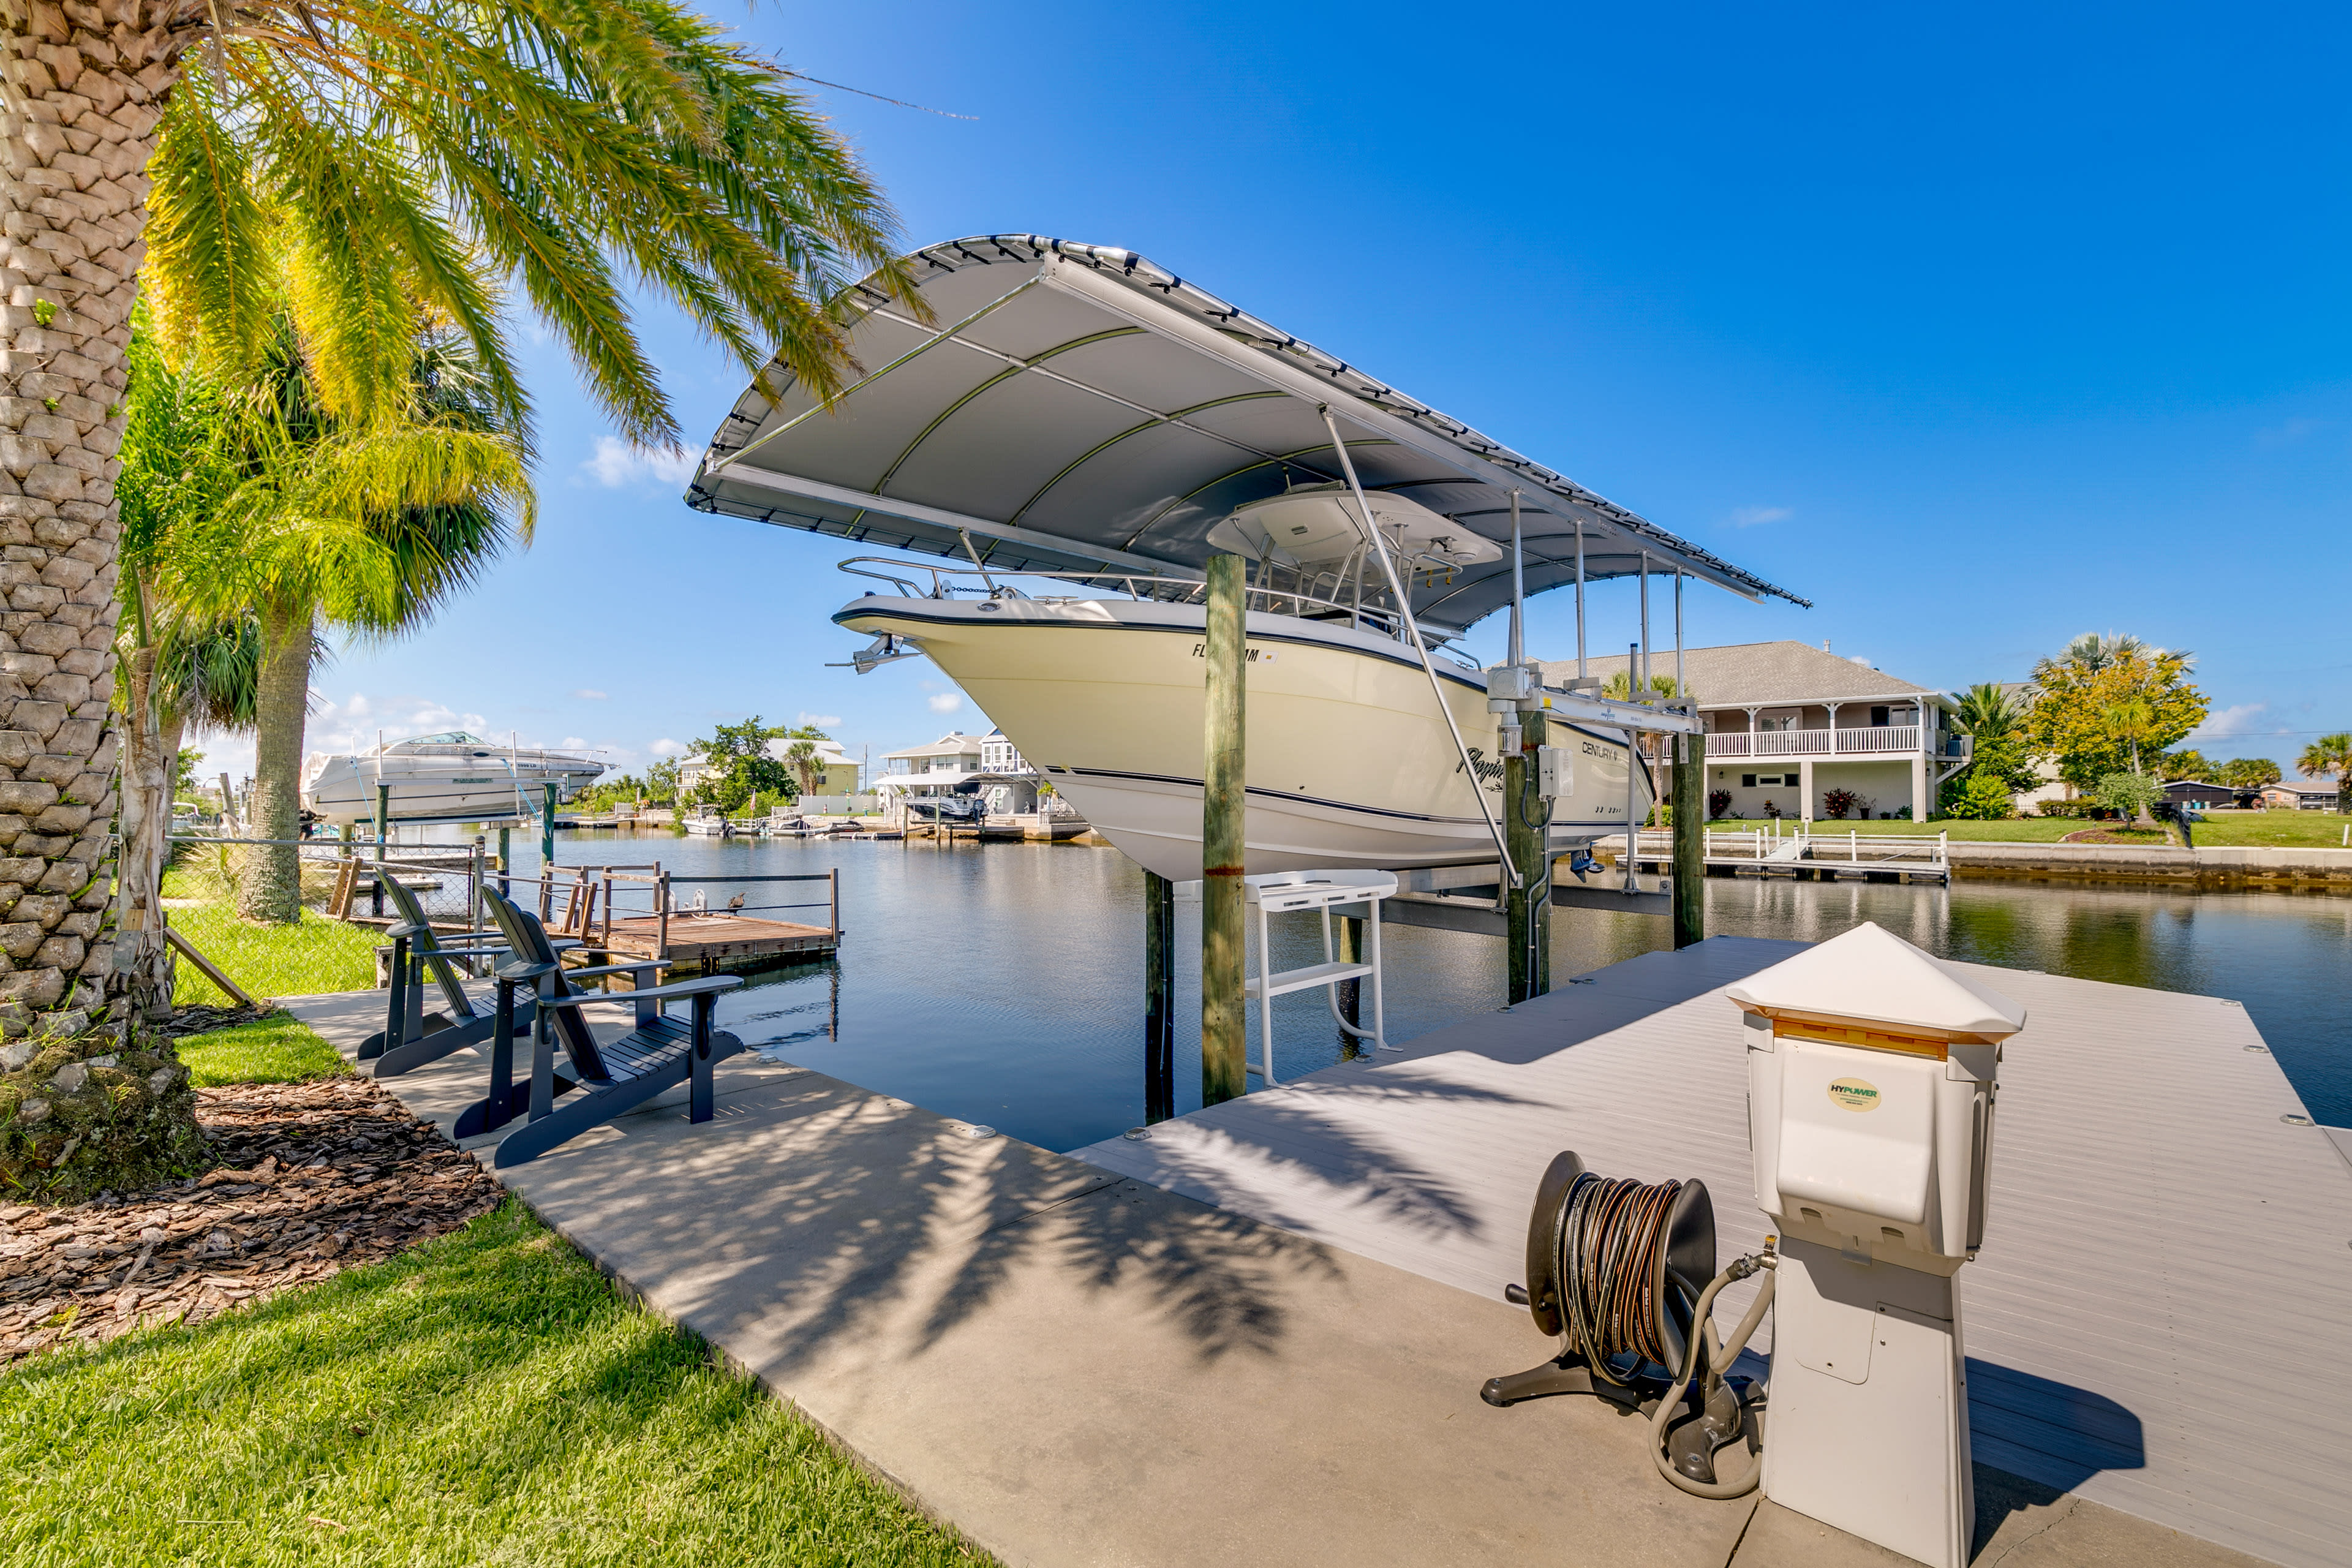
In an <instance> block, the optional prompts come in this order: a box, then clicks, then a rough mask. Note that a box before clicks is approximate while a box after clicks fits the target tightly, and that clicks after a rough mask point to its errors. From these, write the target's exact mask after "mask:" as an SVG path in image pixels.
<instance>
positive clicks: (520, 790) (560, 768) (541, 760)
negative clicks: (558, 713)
mask: <svg viewBox="0 0 2352 1568" xmlns="http://www.w3.org/2000/svg"><path fill="white" fill-rule="evenodd" d="M602 773H604V763H600V762H598V761H597V760H596V759H595V758H593V757H583V756H576V755H573V754H572V753H571V752H551V751H544V750H541V749H540V748H538V747H531V746H523V747H518V746H512V745H506V746H501V745H499V744H497V743H495V742H490V741H486V740H484V739H483V738H482V737H481V736H479V735H475V734H469V733H468V732H467V731H463V730H450V731H446V732H444V733H442V734H438V735H419V736H417V737H415V739H414V740H407V741H394V742H392V743H390V744H389V745H381V746H378V747H376V748H375V749H374V750H373V751H369V752H357V753H352V754H347V755H338V756H330V755H327V754H324V753H320V752H313V753H312V754H311V755H310V757H309V758H307V759H305V761H304V763H303V767H302V808H303V809H304V810H305V811H307V812H309V813H310V815H311V816H314V817H315V818H317V819H318V820H320V821H322V822H331V823H338V824H349V823H352V822H373V820H374V819H375V810H376V786H377V785H379V784H383V785H386V786H389V788H390V789H391V792H392V794H391V814H392V820H393V821H394V822H488V821H497V820H499V819H502V818H506V817H517V816H520V817H530V816H538V815H539V813H540V810H541V805H543V804H544V802H545V800H546V793H545V786H546V785H548V784H554V785H555V797H556V799H557V800H558V801H559V802H561V801H568V800H570V799H571V798H572V796H573V795H576V794H578V793H579V792H580V791H581V790H582V789H583V788H585V787H586V786H587V785H588V784H593V783H594V782H595V780H596V779H597V777H598V776H599V775H601V774H602Z"/></svg>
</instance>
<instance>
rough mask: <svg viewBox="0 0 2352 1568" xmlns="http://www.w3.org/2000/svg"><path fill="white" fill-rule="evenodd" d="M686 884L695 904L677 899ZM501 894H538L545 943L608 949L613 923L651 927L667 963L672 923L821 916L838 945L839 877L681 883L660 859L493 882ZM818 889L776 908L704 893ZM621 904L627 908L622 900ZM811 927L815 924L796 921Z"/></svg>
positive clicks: (556, 869) (789, 875)
mask: <svg viewBox="0 0 2352 1568" xmlns="http://www.w3.org/2000/svg"><path fill="white" fill-rule="evenodd" d="M680 880H681V879H680V878H679V877H678V876H677V873H676V872H674V871H671V870H670V869H668V868H666V867H664V866H663V865H662V863H661V862H660V861H658V860H655V861H649V862H645V863H642V864H637V865H627V866H550V867H547V868H545V874H544V875H542V876H538V877H514V876H507V875H504V874H501V875H499V878H498V881H499V886H500V890H501V891H505V890H506V889H508V888H509V887H523V888H536V889H539V910H540V920H541V923H543V924H544V925H545V926H546V928H547V932H548V934H549V935H550V936H565V937H575V938H577V939H578V940H579V941H580V942H582V943H583V944H587V945H598V944H601V945H604V946H608V947H609V946H610V945H611V943H612V942H613V940H614V935H613V928H614V922H615V921H635V920H649V921H652V922H653V932H654V951H655V955H656V957H657V958H659V959H660V960H661V961H662V962H664V963H667V962H668V960H669V953H670V932H671V929H672V926H673V924H674V922H677V921H691V920H695V919H698V918H703V917H709V916H727V915H751V916H758V915H762V914H771V913H774V912H776V911H779V910H824V911H825V923H824V929H825V930H826V931H829V932H830V933H831V934H832V936H833V938H834V940H835V942H839V941H840V939H841V871H840V868H837V867H834V868H827V869H825V870H823V871H779V872H769V873H765V874H762V875H754V876H709V877H705V876H698V875H693V874H688V876H686V877H685V878H683V879H682V880H683V881H684V882H686V883H687V884H688V886H689V887H690V888H691V889H693V892H694V896H695V901H694V902H693V903H692V904H685V903H682V902H681V901H680V900H679V898H678V894H677V883H678V881H680ZM789 882H823V883H824V885H825V886H824V898H822V899H807V900H789V901H785V902H781V903H764V904H754V903H750V902H748V901H747V902H744V903H741V904H721V905H720V906H719V907H718V908H716V909H713V908H711V907H710V905H709V897H708V895H707V894H706V893H705V892H704V891H703V889H704V888H705V887H706V886H718V885H739V884H761V883H789ZM623 900H627V901H626V902H624V901H623ZM796 923H800V924H806V925H812V926H813V925H814V924H815V923H816V922H814V921H800V922H796Z"/></svg>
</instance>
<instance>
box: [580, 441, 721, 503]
mask: <svg viewBox="0 0 2352 1568" xmlns="http://www.w3.org/2000/svg"><path fill="white" fill-rule="evenodd" d="M697 462H698V458H697V457H696V455H695V454H694V453H692V452H689V451H688V450H687V449H686V448H685V447H670V448H669V449H668V450H667V451H664V450H661V449H659V448H656V447H638V446H633V445H631V444H630V443H629V442H626V441H624V440H622V439H621V438H620V437H618V436H599V437H596V451H595V455H594V456H593V457H591V458H589V459H588V460H587V461H586V462H584V463H583V464H581V465H580V468H581V471H582V472H583V473H585V474H586V475H587V476H588V477H589V478H590V479H594V480H595V481H596V482H597V483H598V484H600V485H602V486H604V488H605V489H608V490H617V489H625V488H626V487H628V486H630V485H636V484H645V483H647V482H653V483H658V484H664V485H682V484H684V483H686V481H687V480H688V479H692V478H693V477H694V468H695V464H696V463H697Z"/></svg>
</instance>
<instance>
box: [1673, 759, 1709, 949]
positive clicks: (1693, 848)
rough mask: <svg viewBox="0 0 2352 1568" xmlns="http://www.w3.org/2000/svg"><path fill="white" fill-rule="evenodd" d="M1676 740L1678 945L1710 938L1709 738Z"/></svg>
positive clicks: (1676, 898) (1685, 945)
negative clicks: (1708, 919)
mask: <svg viewBox="0 0 2352 1568" xmlns="http://www.w3.org/2000/svg"><path fill="white" fill-rule="evenodd" d="M1674 742H1675V768H1674V797H1675V900H1674V909H1675V946H1676V947H1688V946H1690V945H1691V944H1692V943H1693V942H1705V941H1706V842H1705V835H1706V736H1705V735H1676V736H1675V737H1674Z"/></svg>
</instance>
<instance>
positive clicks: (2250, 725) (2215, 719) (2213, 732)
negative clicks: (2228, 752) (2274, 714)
mask: <svg viewBox="0 0 2352 1568" xmlns="http://www.w3.org/2000/svg"><path fill="white" fill-rule="evenodd" d="M2270 710H2271V705H2270V704H2269V703H2267V702H2241V703H2239V704H2238V705H2237V706H2236V707H2234V708H2224V709H2222V710H2220V711H2219V712H2214V713H2209V714H2207V715H2206V716H2205V722H2203V723H2202V724H2200V725H2198V726H2197V728H2196V729H2194V730H2191V731H2189V740H2191V741H2230V740H2235V739H2237V738H2239V737H2241V736H2244V735H2254V734H2260V733H2262V732H2263V730H2265V729H2266V728H2268V727H2269V726H2270V724H2271V723H2272V720H2271V717H2270Z"/></svg>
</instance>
